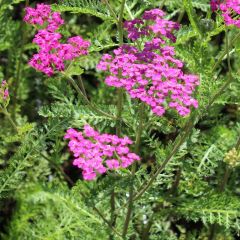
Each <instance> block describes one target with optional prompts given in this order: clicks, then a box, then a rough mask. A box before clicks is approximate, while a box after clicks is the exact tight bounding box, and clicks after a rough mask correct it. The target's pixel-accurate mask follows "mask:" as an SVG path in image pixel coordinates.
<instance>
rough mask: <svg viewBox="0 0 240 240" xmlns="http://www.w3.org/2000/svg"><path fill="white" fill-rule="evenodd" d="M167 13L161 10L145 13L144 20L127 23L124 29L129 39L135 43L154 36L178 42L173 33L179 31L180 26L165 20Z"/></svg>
mask: <svg viewBox="0 0 240 240" xmlns="http://www.w3.org/2000/svg"><path fill="white" fill-rule="evenodd" d="M164 16H165V13H164V12H163V11H162V10H160V9H152V10H149V11H145V12H144V14H143V16H142V19H134V20H131V21H126V22H125V23H124V28H125V29H126V30H127V32H128V38H129V39H131V40H133V41H135V40H137V39H139V38H140V37H141V36H149V35H154V36H158V37H162V36H165V37H166V38H169V39H170V40H172V41H173V42H175V41H176V38H175V36H174V35H173V34H172V31H173V30H174V29H175V30H178V29H179V27H180V25H179V24H178V23H176V22H172V21H168V20H166V19H163V17H164Z"/></svg>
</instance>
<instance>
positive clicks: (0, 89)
mask: <svg viewBox="0 0 240 240" xmlns="http://www.w3.org/2000/svg"><path fill="white" fill-rule="evenodd" d="M8 99H9V91H8V84H7V81H6V80H3V81H2V83H1V85H0V103H4V102H7V100H8Z"/></svg>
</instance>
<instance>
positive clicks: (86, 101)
mask: <svg viewBox="0 0 240 240" xmlns="http://www.w3.org/2000/svg"><path fill="white" fill-rule="evenodd" d="M63 75H64V76H65V77H66V78H67V79H68V82H69V83H70V84H71V85H72V86H73V87H74V89H75V90H76V91H77V93H78V94H79V96H80V97H81V98H82V99H83V101H84V102H85V103H86V104H87V105H88V106H89V107H90V108H91V109H92V110H93V111H94V112H96V113H99V114H101V115H103V116H105V117H108V118H111V119H116V117H115V116H112V115H110V114H108V113H106V112H103V111H102V110H100V109H98V108H97V107H96V106H94V105H93V104H92V103H91V102H90V101H89V100H88V98H87V97H86V96H85V95H84V94H83V92H82V91H81V89H80V88H79V87H78V85H77V84H76V82H75V81H74V80H73V78H72V77H70V76H68V75H66V74H64V73H63Z"/></svg>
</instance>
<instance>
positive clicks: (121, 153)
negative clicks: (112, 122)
mask: <svg viewBox="0 0 240 240" xmlns="http://www.w3.org/2000/svg"><path fill="white" fill-rule="evenodd" d="M64 138H65V139H70V141H69V144H68V146H69V149H70V151H71V152H73V154H74V157H75V159H74V161H73V165H75V166H77V167H78V168H80V169H82V170H83V171H82V174H83V178H84V179H85V180H93V179H95V178H96V177H97V174H104V173H106V172H107V170H113V169H118V168H127V167H128V166H130V165H131V164H132V163H133V162H134V161H139V160H140V158H139V156H138V155H136V154H135V153H132V152H130V150H129V147H128V145H130V144H132V143H133V142H132V141H131V140H130V139H129V138H128V137H124V138H119V137H118V136H116V135H110V134H100V133H99V132H98V131H96V130H94V129H93V128H92V127H90V126H89V125H85V126H84V130H83V132H78V131H77V130H75V129H72V128H71V129H68V130H67V133H66V135H65V137H64Z"/></svg>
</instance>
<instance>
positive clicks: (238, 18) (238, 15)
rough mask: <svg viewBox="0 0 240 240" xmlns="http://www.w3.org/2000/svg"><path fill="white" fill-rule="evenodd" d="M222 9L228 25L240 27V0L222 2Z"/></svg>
mask: <svg viewBox="0 0 240 240" xmlns="http://www.w3.org/2000/svg"><path fill="white" fill-rule="evenodd" d="M220 10H221V11H222V16H223V18H224V21H225V24H226V25H227V26H230V25H235V26H236V27H237V28H240V0H226V1H224V2H223V3H221V4H220Z"/></svg>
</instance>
